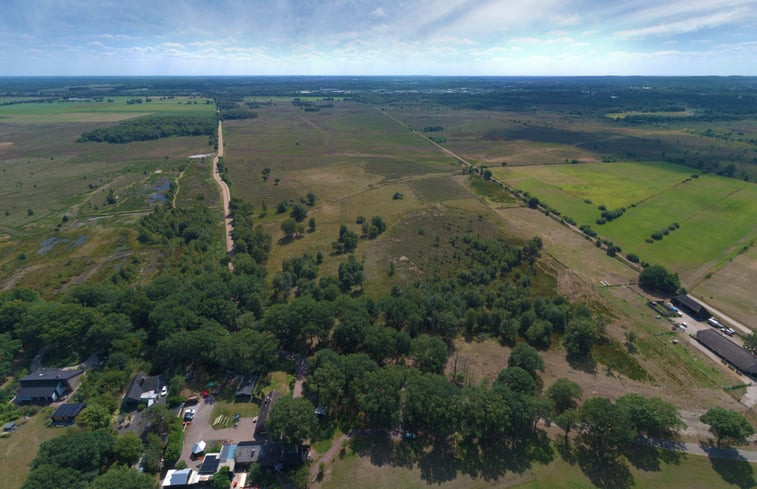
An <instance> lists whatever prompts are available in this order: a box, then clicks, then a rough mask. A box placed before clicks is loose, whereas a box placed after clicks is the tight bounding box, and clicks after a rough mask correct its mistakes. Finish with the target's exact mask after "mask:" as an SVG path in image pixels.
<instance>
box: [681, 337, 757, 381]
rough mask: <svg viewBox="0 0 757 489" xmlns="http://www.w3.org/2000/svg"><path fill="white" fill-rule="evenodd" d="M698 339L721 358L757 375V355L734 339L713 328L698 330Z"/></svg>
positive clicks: (748, 373)
mask: <svg viewBox="0 0 757 489" xmlns="http://www.w3.org/2000/svg"><path fill="white" fill-rule="evenodd" d="M696 338H697V341H699V342H700V343H701V344H703V345H704V346H706V347H707V348H708V349H710V350H712V351H713V352H714V353H715V354H717V355H718V356H719V357H720V358H722V359H723V360H725V361H726V362H728V363H730V364H731V365H733V366H734V367H735V368H737V369H738V370H740V371H742V372H744V373H745V374H747V375H750V376H752V377H755V376H757V356H755V355H752V354H751V353H749V352H748V351H746V350H745V349H743V348H742V347H740V346H739V345H737V344H736V343H734V342H733V341H731V340H729V339H728V338H726V337H725V336H723V335H722V334H720V333H718V332H717V331H715V330H712V329H703V330H701V331H698V332H697V337H696Z"/></svg>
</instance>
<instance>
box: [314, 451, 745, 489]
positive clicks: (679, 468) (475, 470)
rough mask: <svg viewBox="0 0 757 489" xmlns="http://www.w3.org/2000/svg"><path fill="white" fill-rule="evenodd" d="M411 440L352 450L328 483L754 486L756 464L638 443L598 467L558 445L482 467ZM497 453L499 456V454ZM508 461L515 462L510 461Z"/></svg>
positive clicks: (610, 488) (589, 488) (529, 487)
mask: <svg viewBox="0 0 757 489" xmlns="http://www.w3.org/2000/svg"><path fill="white" fill-rule="evenodd" d="M402 444H407V442H399V443H398V444H395V446H394V447H391V446H387V445H391V444H386V443H380V442H376V443H374V444H373V447H372V448H370V449H360V450H359V452H357V453H356V452H353V451H352V450H349V449H348V450H347V451H346V453H345V455H344V456H342V457H339V458H336V459H335V460H334V462H333V464H332V466H331V467H330V468H328V469H327V473H328V472H330V474H329V475H327V477H326V480H325V481H324V482H323V483H322V484H320V485H319V486H318V487H322V488H323V489H347V488H352V487H361V488H366V489H390V488H396V487H402V488H417V489H420V488H425V487H431V486H433V487H438V488H442V489H458V488H461V489H462V488H466V489H469V488H475V489H501V488H502V489H503V488H518V489H594V488H599V489H616V488H617V489H623V488H630V487H643V488H650V489H712V488H739V489H745V488H750V487H754V484H755V477H754V470H755V465H754V464H749V463H747V462H736V461H726V460H718V459H708V458H704V457H698V456H687V455H685V454H677V453H671V452H663V451H658V450H653V449H646V448H637V449H635V450H634V451H633V453H632V454H630V456H629V457H627V459H625V460H623V459H621V462H620V463H619V464H617V465H615V466H609V465H607V464H604V465H601V466H595V467H592V465H591V460H590V459H579V458H577V457H576V456H575V453H573V452H567V453H565V452H563V451H561V449H558V447H557V446H554V447H553V451H552V453H551V454H550V455H549V458H551V461H550V462H548V463H540V462H533V463H530V464H527V465H526V466H523V467H519V468H518V469H516V470H513V471H501V470H498V469H497V468H496V467H493V466H484V467H476V466H475V465H473V464H474V462H472V461H470V460H465V459H450V458H449V454H446V453H444V454H442V453H439V454H436V453H435V451H433V450H432V451H431V452H426V453H424V454H423V455H422V456H421V459H420V461H416V460H414V459H413V458H412V456H408V452H409V451H410V450H412V448H411V447H407V446H404V447H403V446H402ZM495 458H496V457H495ZM506 463H511V461H508V462H506Z"/></svg>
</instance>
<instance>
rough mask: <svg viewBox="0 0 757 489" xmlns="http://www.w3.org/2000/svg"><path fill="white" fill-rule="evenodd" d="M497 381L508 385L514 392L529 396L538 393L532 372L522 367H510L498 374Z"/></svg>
mask: <svg viewBox="0 0 757 489" xmlns="http://www.w3.org/2000/svg"><path fill="white" fill-rule="evenodd" d="M497 383H499V384H503V385H506V386H507V387H509V388H510V390H512V391H513V392H519V393H521V394H526V395H528V396H533V395H534V394H535V393H536V389H537V385H536V381H535V380H534V378H533V377H531V374H530V373H528V372H527V371H526V370H524V369H522V368H521V367H508V368H506V369H504V370H502V371H501V372H500V373H499V375H498V376H497Z"/></svg>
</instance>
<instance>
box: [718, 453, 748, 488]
mask: <svg viewBox="0 0 757 489" xmlns="http://www.w3.org/2000/svg"><path fill="white" fill-rule="evenodd" d="M706 451H707V452H708V454H709V459H710V464H712V468H713V470H714V471H715V472H717V473H718V475H720V477H722V479H723V480H724V481H725V482H727V483H728V484H731V485H735V486H738V487H740V488H741V489H751V488H754V487H755V486H757V481H755V479H754V469H753V468H752V464H751V463H749V461H748V460H747V459H746V458H744V457H743V456H741V455H740V454H739V452H738V451H737V450H734V449H732V448H718V449H717V453H711V452H710V450H706ZM713 452H714V450H713Z"/></svg>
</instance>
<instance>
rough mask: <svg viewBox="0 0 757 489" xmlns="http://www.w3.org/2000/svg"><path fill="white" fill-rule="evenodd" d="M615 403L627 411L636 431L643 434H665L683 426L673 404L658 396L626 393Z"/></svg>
mask: <svg viewBox="0 0 757 489" xmlns="http://www.w3.org/2000/svg"><path fill="white" fill-rule="evenodd" d="M615 404H616V405H617V406H618V407H620V408H621V409H624V410H625V411H626V412H628V415H629V417H630V419H631V422H632V423H633V425H634V428H636V431H638V432H639V433H643V434H645V435H649V436H658V437H659V436H667V435H670V434H671V433H672V432H673V431H675V430H677V429H678V428H681V427H683V426H685V423H684V422H683V421H682V420H681V417H680V416H679V415H678V410H677V409H676V408H675V406H673V405H672V404H670V403H669V402H665V401H663V400H662V399H660V398H659V397H651V398H646V397H644V396H640V395H639V394H626V395H624V396H622V397H620V398H618V399H617V400H616V401H615Z"/></svg>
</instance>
